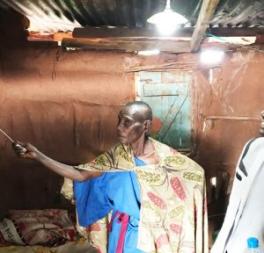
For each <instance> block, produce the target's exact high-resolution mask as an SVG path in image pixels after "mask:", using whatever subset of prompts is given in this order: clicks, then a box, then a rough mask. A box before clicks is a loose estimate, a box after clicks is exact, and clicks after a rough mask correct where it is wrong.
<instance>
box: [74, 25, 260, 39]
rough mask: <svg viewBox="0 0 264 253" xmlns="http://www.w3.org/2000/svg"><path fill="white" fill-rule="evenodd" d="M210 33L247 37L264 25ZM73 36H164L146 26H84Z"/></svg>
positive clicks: (188, 33)
mask: <svg viewBox="0 0 264 253" xmlns="http://www.w3.org/2000/svg"><path fill="white" fill-rule="evenodd" d="M193 32H194V29H193V28H192V27H186V28H180V29H179V30H177V31H175V32H174V33H173V34H172V35H171V36H170V37H171V38H177V37H188V38H190V37H192V34H193ZM210 34H212V35H215V36H220V37H247V36H256V35H264V27H262V28H257V27H243V28H242V27H241V28H238V27H228V28H224V27H214V28H210V29H208V36H210ZM72 36H73V38H91V39H92V38H120V39H121V38H153V39H155V38H156V39H158V38H162V36H161V35H160V34H159V33H158V31H157V30H156V29H146V28H126V27H115V28H106V27H84V28H75V29H74V30H73V33H72Z"/></svg>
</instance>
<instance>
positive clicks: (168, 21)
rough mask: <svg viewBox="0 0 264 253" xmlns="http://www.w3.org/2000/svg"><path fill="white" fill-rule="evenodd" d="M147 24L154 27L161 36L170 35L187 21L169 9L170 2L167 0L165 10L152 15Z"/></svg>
mask: <svg viewBox="0 0 264 253" xmlns="http://www.w3.org/2000/svg"><path fill="white" fill-rule="evenodd" d="M147 22H148V23H151V24H154V25H156V26H157V28H158V29H159V31H160V32H161V33H162V34H164V35H170V34H172V33H173V32H174V31H175V30H176V28H177V27H179V25H181V24H185V23H187V22H188V20H187V19H186V18H185V17H184V16H182V15H180V14H179V13H177V12H175V11H173V10H172V9H171V7H170V0H168V1H167V4H166V8H165V10H164V11H162V12H159V13H156V14H154V15H153V16H151V17H150V18H149V19H148V20H147Z"/></svg>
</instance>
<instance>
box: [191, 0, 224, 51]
mask: <svg viewBox="0 0 264 253" xmlns="http://www.w3.org/2000/svg"><path fill="white" fill-rule="evenodd" d="M219 1H220V0H203V2H202V6H201V10H200V13H199V16H198V19H197V22H196V25H195V29H194V32H193V35H192V40H191V51H192V52H196V51H197V50H199V48H200V45H201V41H202V39H203V37H204V34H205V31H206V29H207V28H208V26H209V22H210V20H211V17H212V16H213V14H214V12H215V9H216V7H217V5H218V3H219Z"/></svg>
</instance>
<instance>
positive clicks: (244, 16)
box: [0, 0, 264, 32]
mask: <svg viewBox="0 0 264 253" xmlns="http://www.w3.org/2000/svg"><path fill="white" fill-rule="evenodd" d="M201 3H202V0H188V1H186V0H172V3H171V6H172V8H173V9H174V10H175V11H177V12H179V13H181V14H183V15H184V16H186V17H187V18H188V20H189V21H190V24H189V26H193V25H195V23H196V20H197V17H198V14H199V10H200V6H201ZM165 4H166V1H165V0H31V1H30V0H19V1H18V0H17V1H16V0H0V6H8V7H11V8H13V9H15V10H16V11H18V12H20V13H22V14H24V15H25V16H27V17H28V18H29V20H30V23H31V26H30V28H31V30H33V31H38V32H39V31H40V32H57V31H72V30H73V28H74V27H80V26H118V27H119V26H127V27H130V28H135V27H146V26H147V25H148V24H147V23H146V20H147V18H148V17H150V16H151V15H152V14H154V13H156V12H158V11H161V10H163V9H164V7H165ZM211 26H214V27H215V26H220V27H221V26H223V27H226V26H227V27H264V0H221V1H220V4H219V5H218V8H217V10H216V13H215V15H214V17H213V19H212V21H211Z"/></svg>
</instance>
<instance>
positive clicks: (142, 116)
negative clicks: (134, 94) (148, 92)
mask: <svg viewBox="0 0 264 253" xmlns="http://www.w3.org/2000/svg"><path fill="white" fill-rule="evenodd" d="M123 110H125V111H127V112H128V113H129V114H131V116H133V117H134V118H135V119H137V120H139V121H144V120H150V121H152V109H151V107H150V106H149V105H148V104H147V103H145V102H143V101H133V102H129V103H127V104H126V105H125V106H124V108H123ZM123 110H122V111H123Z"/></svg>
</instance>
